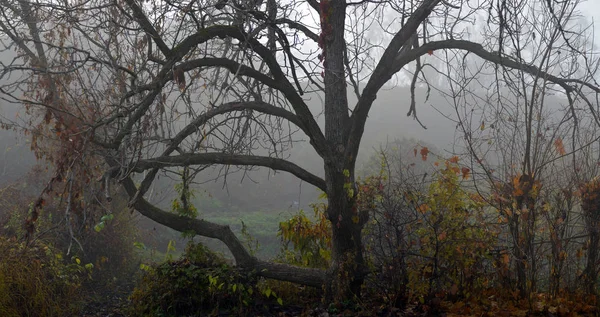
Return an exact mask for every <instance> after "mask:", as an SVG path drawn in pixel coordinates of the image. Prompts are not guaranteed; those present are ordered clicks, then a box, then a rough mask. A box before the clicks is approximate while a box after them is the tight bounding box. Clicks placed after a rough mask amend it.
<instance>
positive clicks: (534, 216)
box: [442, 1, 599, 297]
mask: <svg viewBox="0 0 600 317" xmlns="http://www.w3.org/2000/svg"><path fill="white" fill-rule="evenodd" d="M579 3H580V1H570V2H558V1H546V2H537V1H503V2H502V3H499V4H498V7H497V8H495V9H494V10H498V12H499V13H501V15H500V16H499V17H498V18H499V19H500V20H499V21H500V25H499V27H497V26H495V25H490V26H483V25H482V29H481V30H482V34H483V35H484V36H485V37H486V38H488V39H489V40H490V41H493V42H495V43H497V45H498V47H499V51H498V52H496V54H497V55H498V56H503V57H504V58H506V59H508V60H510V62H509V64H510V63H513V62H515V63H518V62H524V61H527V63H528V66H527V67H510V66H509V65H507V64H497V65H489V64H485V63H484V64H480V63H478V62H477V61H475V60H474V59H472V58H471V59H468V58H467V57H465V59H464V62H463V63H462V64H454V65H452V64H447V67H446V68H445V69H444V71H442V73H444V74H445V77H446V78H447V79H448V81H447V82H448V89H447V93H446V95H447V97H448V99H449V100H451V102H452V103H453V104H454V107H455V115H456V120H457V121H458V124H457V127H458V128H459V130H460V132H461V133H462V136H463V140H464V143H463V144H465V147H464V148H465V150H466V151H465V152H466V153H465V154H467V156H468V157H469V158H470V160H471V162H470V166H469V167H470V168H471V169H473V170H474V178H473V182H474V185H475V186H476V187H477V188H478V190H479V191H480V192H481V193H483V194H484V195H485V196H486V197H489V200H488V202H489V203H490V204H491V205H492V206H494V207H495V208H496V209H497V211H498V212H499V214H500V217H501V219H502V220H503V221H505V223H506V229H507V230H506V231H505V235H506V238H507V240H508V241H510V255H511V256H510V261H511V265H512V268H513V270H512V271H513V272H515V275H516V286H517V288H518V289H519V291H520V294H521V296H524V297H528V295H529V294H531V293H532V292H536V291H538V285H537V281H538V279H539V276H538V274H539V271H540V270H541V269H542V268H543V267H550V271H551V274H550V284H551V288H552V290H553V292H555V293H556V292H558V288H559V286H560V278H561V271H562V268H563V267H564V263H565V259H566V256H565V254H566V251H567V245H568V243H569V240H566V239H565V238H567V237H568V232H567V231H566V228H567V227H568V224H569V221H571V220H572V218H573V215H572V211H573V209H574V206H575V203H574V200H573V198H574V197H573V194H574V192H575V190H576V188H575V186H574V185H575V184H576V183H577V182H579V181H578V180H577V178H578V177H579V178H580V176H578V175H579V174H580V173H579V167H578V166H579V165H580V162H581V160H582V159H581V158H580V156H589V155H590V149H589V148H590V146H591V145H593V144H594V142H595V141H597V135H594V136H593V137H592V138H590V134H589V133H588V132H586V131H584V129H587V127H594V126H597V125H598V123H599V122H598V119H597V118H598V113H597V110H596V106H597V102H596V101H594V100H595V98H596V96H597V94H598V87H597V83H596V81H595V79H594V78H595V76H596V75H597V72H596V69H597V67H598V59H595V58H594V57H592V55H590V52H588V53H586V47H587V45H589V43H590V42H591V41H589V40H588V38H587V37H586V35H585V34H586V30H588V29H589V28H590V27H591V26H590V25H587V24H586V23H585V21H584V19H583V18H582V17H580V16H578V15H577V7H578V5H579ZM452 58H453V59H455V60H456V57H452ZM552 74H560V75H559V76H564V79H560V78H559V77H554V75H552ZM474 77H477V78H479V80H473V78H474ZM568 77H570V78H571V79H567V78H568ZM586 83H589V84H586ZM579 84H583V85H582V86H580V85H579ZM584 149H585V151H583V150H584ZM592 157H594V156H593V155H592ZM575 162H578V163H575ZM587 165H588V166H589V165H590V164H587ZM594 165H595V164H594ZM575 169H577V170H575ZM586 170H588V171H590V172H592V169H590V168H587V169H586ZM592 174H593V173H592ZM542 220H545V221H546V222H544V221H542ZM546 229H547V230H546ZM544 232H547V233H548V238H549V239H548V241H546V240H543V241H544V243H546V242H548V243H549V244H550V246H551V248H550V250H551V258H552V260H551V261H550V262H551V263H550V265H543V264H542V263H543V262H544V261H545V260H544V256H543V255H542V252H541V250H543V249H544V248H545V247H544V246H542V245H541V243H540V240H541V239H545V234H543V233H544Z"/></svg>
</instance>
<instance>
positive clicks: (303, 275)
mask: <svg viewBox="0 0 600 317" xmlns="http://www.w3.org/2000/svg"><path fill="white" fill-rule="evenodd" d="M512 2H519V3H531V4H536V5H537V6H538V7H539V8H540V10H539V15H541V16H544V17H547V21H546V22H547V23H546V24H548V25H550V26H551V27H552V28H553V29H554V30H555V31H556V32H558V33H559V34H561V36H565V37H566V36H568V34H572V33H570V32H567V31H566V30H565V28H564V26H563V25H562V24H561V21H562V20H561V19H559V18H560V17H559V16H558V15H557V14H558V13H559V12H560V11H559V10H558V7H560V6H563V5H564V3H565V2H564V1H547V0H537V1H535V0H532V1H509V0H503V1H491V0H489V1H480V2H478V3H477V4H475V3H473V2H472V1H465V0H420V1H418V0H414V1H400V2H398V1H343V0H322V1H321V2H317V1H316V0H307V1H277V0H267V1H256V2H251V1H249V2H248V1H247V2H243V1H237V0H230V1H211V0H193V1H183V2H180V1H176V2H172V1H159V0H156V1H149V2H145V1H136V0H117V1H112V2H106V1H97V0H91V1H36V2H33V1H27V0H0V13H2V14H1V16H0V32H1V33H0V34H1V36H2V43H3V45H4V49H5V50H6V51H8V50H16V52H17V54H16V57H15V58H14V59H12V60H11V61H10V62H9V63H7V64H5V65H2V73H1V74H2V76H3V77H5V78H6V77H8V76H11V77H10V79H11V81H10V83H9V84H6V85H4V86H3V87H2V90H1V91H2V93H3V98H5V99H7V100H10V101H12V102H16V103H23V104H25V105H26V108H27V109H28V111H29V113H30V114H32V115H33V116H32V117H31V122H30V128H29V129H28V133H31V134H32V137H33V140H32V147H33V148H34V149H35V150H36V151H37V153H38V155H39V156H40V157H44V158H46V159H48V160H49V161H51V162H52V163H53V164H54V166H55V169H56V175H55V177H54V178H53V180H52V182H67V183H68V186H66V187H67V188H69V189H70V191H69V193H67V194H65V195H66V196H68V199H67V200H66V201H68V205H67V208H75V209H76V208H77V207H76V206H78V205H77V204H75V203H74V201H75V200H77V199H81V197H87V196H85V195H77V192H78V191H86V190H90V189H93V188H94V187H92V186H90V185H88V182H89V184H92V183H95V181H96V180H97V179H98V178H101V181H100V182H99V183H101V184H103V186H104V187H105V188H108V187H109V185H110V184H111V181H113V180H116V181H118V182H119V183H120V184H121V185H122V186H123V187H124V188H125V190H126V191H127V193H128V195H129V198H130V206H131V207H132V208H134V209H135V210H137V211H138V212H140V213H141V214H143V215H145V216H147V217H149V218H151V219H153V220H155V221H157V222H159V223H161V224H164V225H166V226H169V227H171V228H174V229H176V230H179V231H182V232H183V231H185V232H193V233H194V234H196V235H201V236H206V237H211V238H216V239H219V240H221V241H223V242H224V243H225V244H226V245H227V247H228V248H229V249H230V250H231V252H232V254H233V256H234V258H235V260H236V263H237V265H239V266H241V267H246V268H249V269H254V270H255V271H256V272H257V273H258V274H260V275H263V276H265V277H268V278H275V279H281V280H287V281H291V282H296V283H302V284H307V285H313V286H321V285H323V284H325V285H326V286H327V288H326V289H327V290H328V291H329V294H332V295H339V296H342V297H346V298H349V297H351V296H354V295H356V296H359V295H360V289H361V285H362V283H363V280H364V276H365V272H367V270H366V267H365V261H364V258H363V247H362V229H363V227H364V225H365V223H366V222H367V220H368V211H367V210H359V209H358V208H354V207H355V202H356V195H357V193H358V191H357V190H356V184H355V165H356V158H357V155H358V151H359V146H360V143H361V138H362V135H363V131H364V128H365V123H366V121H367V117H368V115H369V112H370V111H371V108H372V106H373V105H374V102H375V100H376V98H377V94H378V92H379V91H380V89H381V88H382V87H383V86H384V85H386V84H390V83H391V81H393V80H395V81H402V82H404V81H409V82H411V88H412V89H411V91H412V92H413V93H412V94H411V96H410V97H409V96H406V98H411V100H413V102H412V103H411V107H410V111H409V115H413V116H414V117H415V118H417V117H416V114H417V112H416V111H417V108H416V102H414V100H415V96H414V91H415V87H416V86H417V85H418V84H419V82H420V81H421V79H422V78H421V74H422V73H423V72H422V70H423V68H425V67H429V66H430V64H429V63H428V61H431V60H436V59H438V58H441V59H443V61H444V62H443V63H444V65H446V64H447V65H448V67H451V66H456V65H460V63H461V62H462V59H463V58H465V57H466V56H473V55H476V56H478V57H479V58H480V60H483V61H484V65H498V66H496V67H500V66H502V67H504V68H506V69H518V70H520V71H521V73H523V74H529V75H531V76H536V77H537V78H543V80H544V81H545V82H548V83H552V84H553V87H557V88H558V87H560V88H561V89H562V91H563V93H565V94H566V95H568V96H582V95H583V91H592V92H594V93H597V92H600V89H599V88H598V87H597V85H596V84H595V82H594V81H593V80H592V78H591V77H590V76H589V72H584V73H573V72H568V71H563V70H561V69H559V68H551V69H548V68H544V67H539V66H535V64H532V63H530V61H531V60H529V59H528V58H526V57H524V56H522V55H519V54H522V53H524V51H523V48H522V47H520V46H514V45H513V43H512V42H511V41H510V38H509V37H508V36H507V35H508V34H513V33H516V32H525V31H528V29H525V28H524V27H523V24H526V25H528V26H530V27H532V28H533V27H536V26H537V25H538V21H522V20H521V19H519V18H520V17H521V16H522V14H523V13H522V12H520V11H517V10H512V9H509V8H512V7H509V4H512ZM569 3H571V2H569ZM482 21H485V22H487V23H488V24H489V25H491V27H490V30H492V31H493V32H494V33H493V34H492V35H494V37H487V38H484V37H481V36H478V35H477V34H473V33H478V31H479V29H480V27H481V24H484V23H483V22H482ZM517 27H519V28H517ZM530 33H533V32H530ZM470 34H472V35H470ZM544 36H546V35H545V34H540V35H539V37H540V38H542V37H544ZM573 45H574V44H573ZM560 51H561V53H562V54H564V55H561V56H579V58H580V60H584V59H585V60H589V58H591V55H590V53H589V52H588V51H587V50H582V49H581V48H579V47H574V46H572V45H566V46H564V47H562V48H561V49H560ZM515 54H516V55H515ZM409 65H410V66H409ZM585 65H586V69H588V68H589V69H592V65H591V64H585ZM461 69H464V70H466V68H461ZM472 79H473V80H477V78H475V77H473V78H472ZM348 89H350V93H353V94H355V95H356V97H357V98H358V101H357V102H356V104H352V105H350V104H349V103H348V99H347V94H348ZM323 95H324V101H323V104H324V111H323V114H324V129H322V127H321V126H319V124H318V122H317V117H318V114H316V113H312V112H311V111H310V110H309V108H308V106H307V100H308V99H309V98H317V97H319V96H323ZM587 100H588V101H589V102H590V104H591V102H592V100H593V99H587ZM303 137H305V138H307V139H308V141H309V143H310V145H311V146H312V149H313V150H314V151H315V152H316V153H317V154H318V155H319V157H320V158H321V159H322V166H323V167H322V168H323V170H322V171H323V174H322V176H319V175H316V174H314V173H310V172H308V171H307V170H306V169H305V168H302V167H301V166H299V165H297V164H295V163H292V162H291V161H289V160H287V159H286V158H285V156H284V153H286V151H287V149H288V148H289V147H290V146H291V145H292V142H293V141H295V140H296V141H297V140H298V139H301V138H303ZM211 166H222V167H224V168H223V169H222V171H223V172H224V173H225V172H229V171H231V170H232V169H234V168H235V167H236V166H237V167H239V168H242V170H245V169H249V168H251V167H256V166H259V167H266V168H270V169H274V170H279V171H285V172H289V173H291V174H293V175H295V176H296V177H298V178H299V179H301V180H303V181H305V182H307V183H309V184H312V185H314V186H316V187H317V188H319V189H321V190H322V191H323V192H325V193H326V195H327V211H326V214H327V218H328V219H329V221H330V222H331V228H332V250H331V251H332V252H331V254H332V256H331V258H332V261H331V265H330V268H329V269H327V270H326V271H323V270H319V269H307V268H300V267H293V266H288V265H283V264H276V263H270V262H265V261H261V260H258V259H256V258H255V257H253V256H252V255H251V254H250V253H249V252H248V251H247V250H246V249H245V248H244V246H243V244H242V243H241V242H240V240H239V239H238V238H237V237H236V236H235V235H234V234H233V233H232V231H231V230H230V229H229V227H228V226H224V225H219V224H215V223H211V222H208V221H205V220H200V219H195V216H196V212H195V211H194V209H195V208H194V206H192V205H191V203H190V197H191V195H192V194H193V193H192V187H191V186H192V184H193V182H194V180H195V179H196V178H197V176H198V174H199V173H200V172H201V171H202V170H204V169H206V168H209V167H211ZM161 175H163V176H171V177H176V178H178V179H179V182H180V186H178V194H177V197H175V198H174V199H173V208H172V209H173V210H172V211H168V210H163V209H161V208H159V207H157V206H156V205H154V204H152V203H151V202H150V201H148V200H147V199H146V198H147V194H148V190H149V189H150V188H151V185H152V183H153V181H154V180H155V179H156V178H157V177H159V176H161ZM99 176H101V177H99ZM134 179H135V180H138V181H139V182H138V183H136V182H135V181H134ZM52 182H51V183H50V184H49V185H48V186H47V187H46V189H45V191H44V192H45V193H50V192H52V186H51V184H52ZM106 198H107V199H108V198H110V197H108V195H107V197H106ZM34 205H35V208H34V212H33V213H32V217H31V219H30V221H29V223H28V225H29V226H32V225H33V224H34V222H35V219H36V218H37V212H38V211H39V209H40V208H41V206H42V205H43V200H42V199H41V198H40V200H38V202H36V203H35V204H34ZM75 209H71V211H73V212H77V210H75Z"/></svg>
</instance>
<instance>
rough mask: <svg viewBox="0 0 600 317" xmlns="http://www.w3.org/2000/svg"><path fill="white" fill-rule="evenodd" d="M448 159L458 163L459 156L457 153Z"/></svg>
mask: <svg viewBox="0 0 600 317" xmlns="http://www.w3.org/2000/svg"><path fill="white" fill-rule="evenodd" d="M448 161H450V163H454V164H456V163H458V156H456V155H455V156H453V157H451V158H450V159H449V160H448Z"/></svg>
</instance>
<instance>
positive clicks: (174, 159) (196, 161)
mask: <svg viewBox="0 0 600 317" xmlns="http://www.w3.org/2000/svg"><path fill="white" fill-rule="evenodd" d="M209 164H222V165H244V166H264V167H268V168H271V169H274V170H277V171H285V172H288V173H291V174H293V175H294V176H296V177H298V178H299V179H301V180H303V181H305V182H307V183H310V184H312V185H314V186H316V187H317V188H319V189H321V190H323V191H325V190H326V189H327V187H326V186H325V181H324V180H323V179H322V178H320V177H318V176H316V175H314V174H312V173H309V172H308V171H306V170H305V169H303V168H301V167H300V166H298V165H296V164H294V163H292V162H289V161H286V160H284V159H280V158H275V157H267V156H254V155H235V154H227V153H191V154H182V155H177V156H160V157H156V158H152V159H147V160H139V161H137V162H136V163H135V166H133V170H134V171H136V172H142V171H144V170H147V169H151V168H165V167H173V166H190V165H209Z"/></svg>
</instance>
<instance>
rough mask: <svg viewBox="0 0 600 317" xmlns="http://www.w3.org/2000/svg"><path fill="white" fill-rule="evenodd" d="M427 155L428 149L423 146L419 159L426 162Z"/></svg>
mask: <svg viewBox="0 0 600 317" xmlns="http://www.w3.org/2000/svg"><path fill="white" fill-rule="evenodd" d="M427 154H429V149H428V148H427V147H426V146H425V147H423V148H422V149H421V159H422V160H423V161H427Z"/></svg>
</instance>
